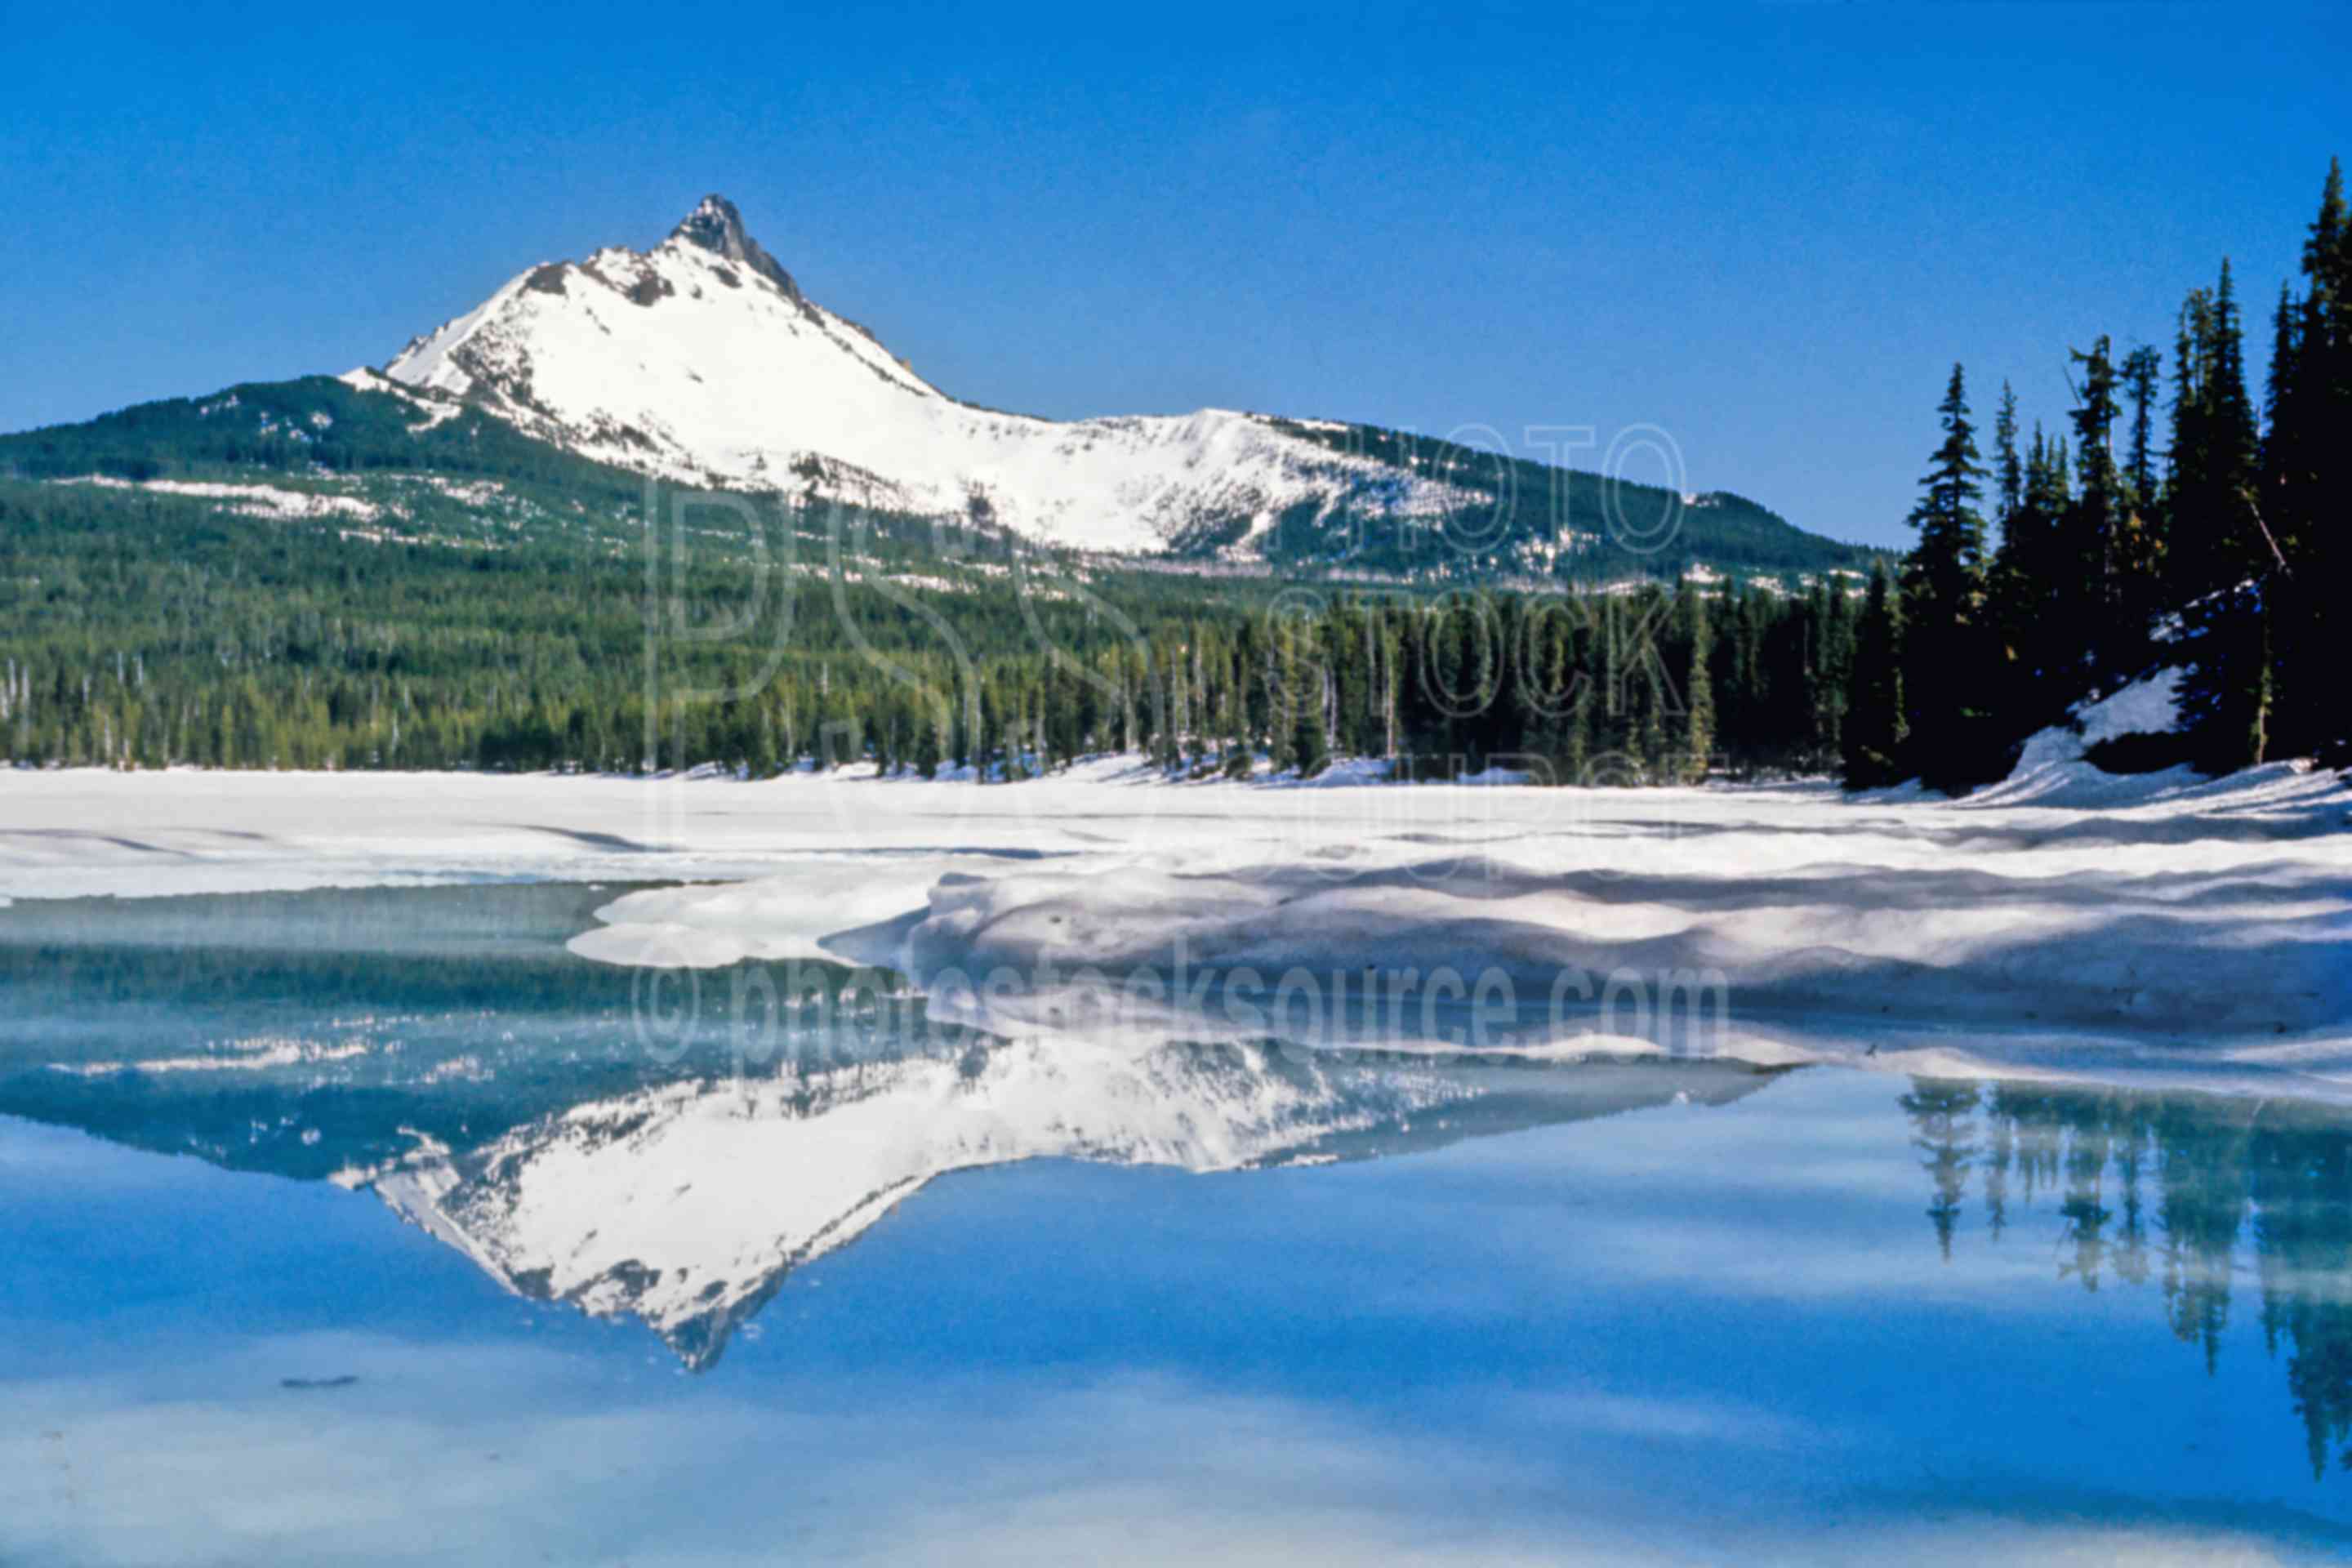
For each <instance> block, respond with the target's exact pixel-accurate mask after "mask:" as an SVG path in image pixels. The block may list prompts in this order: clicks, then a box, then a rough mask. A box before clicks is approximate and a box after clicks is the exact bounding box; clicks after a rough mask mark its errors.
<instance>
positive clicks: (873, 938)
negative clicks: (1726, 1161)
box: [0, 698, 2352, 1096]
mask: <svg viewBox="0 0 2352 1568" xmlns="http://www.w3.org/2000/svg"><path fill="white" fill-rule="evenodd" d="M2132 700H2134V701H2143V700H2145V699H2140V698H2135V699H2132ZM2108 717H2113V716H2108ZM2125 719H2129V716H2128V715H2126V716H2125ZM2117 721H2118V722H2122V721H2125V720H2124V719H2119V720H2117ZM2104 722H2105V720H2104V719H2103V717H2102V715H2101V714H2100V713H2099V711H2098V710H2092V711H2091V712H2090V714H2089V715H2088V716H2087V722H2086V729H2087V730H2089V731H2097V730H2098V729H2099V728H2100V726H2101V725H2102V724H2103V723H2104ZM2132 722H2135V723H2136V722H2137V720H2132ZM2088 738H2095V735H2091V736H2075V737H2072V738H2071V739H2066V738H2061V737H2057V736H2053V737H2045V738H2043V740H2042V741H2038V742H2036V746H2035V748H2033V749H2030V750H2029V752H2028V756H2027V759H2026V763H2025V764H2024V765H2022V766H2021V769H2020V771H2019V775H2018V776H2017V777H2016V778H2014V779H2012V780H2011V781H2010V783H2009V784H2005V785H2001V786H1996V787H1995V788H1993V789H1991V790H1989V791H1986V792H1982V793H1981V794H1980V795H1978V796H1976V797H1973V798H1970V799H1967V800H1960V801H1942V800H1937V799H1930V798H1923V797H1919V796H1916V795H1910V794H1901V793H1890V794H1887V795H1880V796H1875V797H1864V798H1862V799H1853V798H1849V797H1846V796H1844V795H1842V794H1841V793H1840V792H1838V791H1837V790H1836V789H1835V788H1833V787H1832V786H1830V785H1827V784H1795V785H1783V786H1772V787H1762V786H1759V787H1725V786H1716V787H1706V788H1698V789H1674V790H1589V791H1580V790H1565V791H1555V790H1544V789H1538V788H1528V787H1517V786H1513V785H1509V784H1493V785H1484V786H1451V785H1412V786H1403V785H1384V784H1371V783H1369V782H1367V783H1366V786H1365V787H1361V788H1336V789H1314V790H1299V789H1286V788H1281V787H1273V786H1269V785H1268V784H1263V783H1260V784H1231V783H1223V782H1215V783H1201V784H1166V783H1162V782H1160V780H1158V779H1157V778H1156V777H1155V776H1153V775H1151V774H1150V773H1146V772H1145V771H1143V770H1141V769H1139V768H1138V767H1137V766H1136V765H1134V764H1133V763H1126V762H1115V761H1098V762H1095V763H1087V764H1082V765H1081V766H1080V767H1079V768H1078V769H1076V770H1075V771H1074V772H1073V773H1070V774H1067V775H1060V776H1056V777H1055V778H1052V779H1048V780H1044V781H1038V782H1033V783H1028V784H1017V785H1009V786H992V787H977V786H973V785H971V784H946V783H922V782H919V781H915V780H911V779H891V780H877V779H874V778H871V777H866V776H858V777H848V776H834V777H818V776H810V775H805V774H803V775H800V776H796V777H793V778H789V779H784V780H779V781H774V782H762V783H749V782H740V781H735V780H731V779H715V778H702V779H684V780H681V779H655V780H647V781H635V780H624V779H613V778H572V777H551V776H533V777H502V776H500V777H493V776H480V775H446V774H445V775H402V774H372V773H352V774H319V773H314V774H293V773H194V772H184V771H182V772H173V773H161V774H156V773H147V774H120V773H97V772H65V773H34V772H17V773H8V774H5V775H0V824H5V826H0V897H5V898H16V899H20V900H21V899H27V898H44V897H59V896H69V895H77V894H100V893H114V894H123V895H134V894H161V893H174V892H194V891H226V890H236V889H299V888H312V887H323V886H351V885H398V884H417V883H429V882H453V881H467V880H483V879H570V880H584V881H596V880H604V879H613V880H624V879H625V880H629V881H635V882H647V881H665V880H677V881H680V882H686V883H690V884H694V885H691V886H685V887H680V888H676V889H667V890H655V891H649V892H639V893H631V894H627V895H625V896H622V895H619V894H616V896H615V899H614V902H612V903H611V904H609V905H608V906H606V907H605V908H604V910H602V915H603V920H602V923H600V924H599V925H597V926H596V927H595V928H593V930H591V931H584V932H583V933H581V935H580V937H579V938H578V939H577V941H576V942H575V944H574V945H575V950H576V951H578V952H582V953H583V955H585V956H589V957H592V958H596V959H599V960H604V961H606V962H614V963H649V964H660V965H681V966H688V967H693V966H710V965H717V964H725V963H735V962H738V961H740V960H746V959H750V960H758V961H768V962H777V963H789V962H791V961H793V960H799V959H806V958H810V957H813V956H816V955H819V954H823V955H825V956H829V957H833V958H837V959H839V960H841V961H843V962H846V963H887V964H889V965H891V966H893V967H895V968H900V969H904V970H906V971H907V972H908V973H910V974H911V975H912V976H913V977H914V979H915V981H916V982H917V983H918V984H926V985H930V986H933V987H934V988H939V987H942V986H943V987H944V989H940V990H937V994H934V995H933V997H932V1005H933V1010H934V1011H935V1012H936V1013H937V1014H939V1015H940V1016H944V1017H950V1018H953V1019H956V1020H958V1021H961V1022H969V1023H974V1024H978V1025H981V1026H987V1027H990V1028H991V1029H992V1030H993V1031H995V1032H1000V1033H1005V1034H1010V1035H1015V1036H1018V1035H1022V1034H1024V1033H1034V1032H1037V1031H1042V1030H1047V1029H1061V1030H1064V1031H1071V1032H1076V1033H1079V1034H1085V1033H1087V1032H1089V1031H1095V1030H1108V1029H1109V1028H1110V1027H1111V1026H1112V1025H1113V1024H1117V1025H1118V1026H1121V1027H1125V1028H1127V1029H1129V1030H1133V1029H1136V1028H1138V1027H1139V1028H1140V1030H1141V1033H1142V1036H1143V1037H1147V1038H1149V1037H1161V1038H1164V1037H1167V1036H1168V1035H1170V1034H1175V1035H1179V1036H1183V1037H1197V1038H1236V1037H1267V1036H1273V1037H1286V1038H1294V1039H1296V1040H1297V1041H1299V1042H1300V1043H1304V1044H1309V1045H1313V1044H1327V1043H1358V1044H1361V1043H1378V1044H1382V1045H1387V1046H1394V1047H1399V1048H1406V1049H1450V1048H1454V1047H1458V1046H1461V1045H1465V1044H1467V1045H1495V1046H1506V1045H1507V1046H1510V1047H1515V1048H1518V1049H1523V1050H1543V1051H1564V1052H1568V1053H1570V1054H1572V1053H1573V1052H1575V1051H1576V1050H1579V1049H1582V1048H1586V1047H1589V1046H1591V1045H1592V1044H1593V1043H1594V1042H1596V1041H1601V1042H1614V1043H1615V1044H1617V1045H1625V1046H1629V1047H1639V1048H1646V1049H1653V1050H1654V1049H1659V1048H1670V1049H1675V1050H1691V1049H1694V1048H1696V1049H1700V1050H1705V1051H1717V1052H1722V1053H1725V1054H1730V1055H1736V1056H1741V1057H1746V1058H1749V1059H1754V1060H1759V1061H1785V1060H1791V1059H1800V1060H1801V1059H1819V1058H1844V1059H1853V1060H1859V1061H1865V1062H1868V1063H1870V1064H1871V1065H1874V1066H1886V1067H1902V1068H1911V1069H1913V1070H1939V1069H1942V1068H1950V1069H1952V1070H1985V1069H1988V1068H1990V1069H1994V1070H2000V1071H2005V1072H2012V1073H2016V1072H2037V1073H2056V1074H2062V1075H2075V1076H2084V1075H2087V1076H2098V1075H2101V1074H2106V1073H2112V1072H2120V1071H2143V1070H2156V1069H2162V1070H2167V1071H2172V1072H2177V1073H2182V1074H2187V1075H2189V1076H2191V1077H2193V1078H2195V1079H2197V1080H2198V1081H2200V1082H2205V1083H2208V1084H2210V1085H2213V1086H2216V1087H2225V1088H2229V1087H2234V1088H2253V1089H2262V1090H2263V1091H2264V1092H2289V1093H2312V1094H2325V1095H2331V1096H2333V1095H2337V1094H2352V1026H2347V1020H2352V905H2347V894H2352V833H2347V814H2352V795H2347V791H2346V789H2345V787H2344V785H2343V784H2342V781H2341V780H2339V779H2338V778H2337V777H2336V775H2334V774H2331V773H2322V772H2315V771H2312V770H2308V769H2305V768H2300V767H2297V766H2294V765H2290V764H2278V765H2273V766H2270V767H2265V768H2261V769H2256V770H2252V771H2250V772H2248V773H2242V774H2239V775H2237V776H2235V777H2232V778H2229V779H2223V780H2204V779H2200V778H2198V777H2196V776H2195V775H2193V774H2191V775H2175V774H2173V773H2157V774H2149V775H2145V776H2141V777H2137V778H2113V777H2109V776H2107V775H2103V774H2098V773H2096V771H2095V770H2094V769H2091V768H2090V767H2089V765H2088V764H2086V763H2081V762H2079V761H2078V760H2069V758H2068V757H2066V756H2064V755H2062V754H2061V753H2063V752H2065V751H2066V748H2067V746H2068V745H2070V744H2071V745H2073V746H2074V747H2075V748H2076V750H2075V752H2074V756H2076V757H2078V756H2079V747H2080V745H2081V744H2082V743H2084V741H2085V740H2086V739H2088ZM861 772H862V770H861ZM2036 780H2039V781H2040V782H2039V783H2038V784H2037V783H2036V782H2035V781H2036ZM2053 800H2054V801H2058V802H2061V803H2062V804H2052V803H2053ZM2077 802H2081V803H2083V804H2075V803H2077ZM1367 970H1370V972H1371V979H1370V981H1369V982H1367V981H1365V980H1363V979H1361V978H1360V977H1361V976H1363V974H1364V972H1365V971H1367ZM1294 972H1296V973H1297V975H1299V976H1303V977H1307V978H1309V979H1312V980H1313V982H1314V990H1315V994H1313V995H1311V996H1310V995H1307V994H1305V988H1304V984H1303V982H1302V984H1301V985H1300V986H1297V987H1294V990H1295V991H1297V993H1298V994H1293V995H1291V996H1289V997H1287V998H1277V997H1276V991H1277V989H1278V988H1279V987H1280V986H1281V984H1282V983H1283V981H1284V979H1285V977H1286V975H1291V974H1292V973H1294ZM996 973H1009V974H1011V975H1013V977H1015V984H1011V985H1007V986H1000V987H993V988H992V987H990V986H989V985H987V984H985V981H986V978H987V977H988V976H990V975H992V974H996ZM1441 976H1443V977H1444V978H1441ZM1482 978H1486V979H1491V980H1492V982H1493V983H1494V984H1495V985H1496V986H1497V987H1499V989H1497V990H1495V991H1492V992H1489V993H1481V992H1480V991H1479V989H1478V986H1479V983H1480V981H1481V980H1482ZM1612 983H1616V984H1614V989H1613V991H1612ZM1457 986H1458V994H1457V990H1456V987H1457ZM1111 993H1116V996H1115V997H1113V998H1112V1000H1113V1001H1114V1002H1115V1004H1116V1005H1118V1007H1121V1008H1124V1009H1126V1010H1125V1011H1121V1012H1118V1014H1117V1015H1116V1016H1115V1017H1114V1016H1113V1015H1111V1014H1108V1013H1106V1012H1104V1011H1103V1009H1102V1004H1103V1002H1104V1000H1105V998H1106V996H1107V995H1108V994H1111ZM1278 1000H1279V1001H1286V1002H1287V1003H1291V1004H1297V1005H1285V1006H1277V1005H1275V1004H1276V1002H1277V1001H1278ZM1696 1025H1704V1026H1705V1027H1704V1029H1697V1030H1695V1028H1694V1026H1696Z"/></svg>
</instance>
